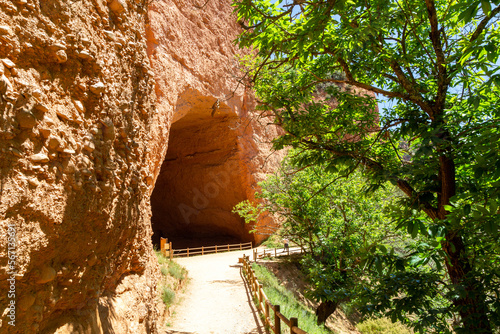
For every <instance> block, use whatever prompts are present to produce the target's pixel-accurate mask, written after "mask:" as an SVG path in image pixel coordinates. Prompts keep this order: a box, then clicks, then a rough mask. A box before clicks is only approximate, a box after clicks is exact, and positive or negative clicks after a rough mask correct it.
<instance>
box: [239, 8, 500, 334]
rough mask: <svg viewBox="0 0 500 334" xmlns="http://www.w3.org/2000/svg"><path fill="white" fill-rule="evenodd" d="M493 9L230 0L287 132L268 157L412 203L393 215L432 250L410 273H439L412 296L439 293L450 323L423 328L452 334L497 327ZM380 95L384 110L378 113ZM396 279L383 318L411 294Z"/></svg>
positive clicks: (258, 86)
mask: <svg viewBox="0 0 500 334" xmlns="http://www.w3.org/2000/svg"><path fill="white" fill-rule="evenodd" d="M499 3H500V1H498V0H495V1H488V0H481V1H475V0H463V1H462V0H460V1H454V0H440V1H433V0H425V1H422V0H421V1H416V0H346V1H336V0H310V1H304V0H295V1H293V2H290V1H288V2H281V3H278V2H275V3H271V2H270V1H266V0H235V1H234V6H235V9H236V11H237V13H238V18H239V20H240V23H241V25H242V27H243V28H244V29H245V31H244V32H243V33H242V34H241V36H240V37H239V43H240V46H243V47H252V48H253V49H254V50H256V51H255V52H256V56H254V55H252V56H251V57H247V58H246V59H245V61H246V65H247V66H248V68H249V71H248V78H249V79H250V82H251V83H252V84H253V87H254V89H255V91H256V93H257V96H258V98H259V99H260V101H261V108H262V109H263V110H265V111H270V112H272V114H273V115H274V116H275V118H276V123H277V125H279V126H280V127H282V128H283V130H284V133H285V134H284V135H283V136H281V137H280V138H278V139H277V140H276V141H275V148H277V149H280V148H283V147H285V146H292V147H295V148H297V149H299V150H302V151H304V152H307V154H304V155H302V159H301V161H299V163H300V165H302V166H307V165H321V166H325V167H324V168H327V169H329V170H338V171H339V172H340V173H344V174H349V173H351V171H352V170H354V169H356V168H364V170H365V172H366V175H367V177H368V179H369V181H370V183H371V186H372V188H373V189H375V188H377V187H379V186H380V185H381V184H384V183H385V182H386V181H389V182H392V183H393V184H394V185H396V186H397V187H398V188H399V189H400V190H401V191H402V192H403V193H404V194H405V195H406V196H407V199H406V201H405V202H404V203H402V205H401V206H399V207H395V208H394V219H395V220H396V221H397V224H398V226H399V227H400V228H402V229H405V230H406V231H407V232H408V233H410V234H411V235H412V236H414V237H416V238H418V237H423V238H426V239H427V240H428V242H427V243H426V244H427V246H424V245H422V246H421V248H420V249H419V251H418V253H419V254H423V255H422V259H421V261H420V262H418V261H417V262H416V263H417V264H420V265H426V264H428V263H430V262H432V263H436V264H437V263H439V266H440V267H442V268H444V270H445V272H446V274H442V273H440V272H439V269H438V268H437V267H435V269H432V270H434V271H435V275H434V276H433V277H430V278H429V279H430V280H429V281H428V282H429V284H428V285H425V286H427V288H425V289H420V290H419V291H421V292H422V293H424V295H426V296H432V294H433V293H434V292H435V291H436V288H437V287H438V286H439V287H440V288H442V287H444V289H445V292H444V293H443V298H444V300H445V301H446V302H444V303H443V308H442V312H440V314H447V316H443V317H441V318H440V317H437V316H436V317H434V318H433V317H429V318H428V319H427V320H426V321H423V322H422V323H423V324H428V326H429V328H430V327H432V325H431V324H432V323H436V322H437V321H442V324H443V325H442V326H436V327H435V328H434V330H435V331H438V332H440V331H446V330H447V329H446V328H448V329H449V326H448V327H447V325H446V321H447V320H446V318H447V319H448V320H449V319H451V318H455V319H458V320H456V321H454V322H453V324H452V325H453V326H452V327H453V329H454V330H455V331H456V332H460V331H463V332H467V333H470V332H474V333H492V328H495V327H498V326H499V324H500V316H499V313H500V311H499V310H500V303H499V296H498V287H499V284H500V283H499V282H500V269H499V263H500V256H499V246H498V243H497V242H496V240H498V237H499V224H500V211H499V204H500V203H499V194H500V190H499V189H500V130H499V129H500V117H499V116H500V108H499V102H498V101H499V95H500V94H499V93H500V89H499V86H500V73H498V65H497V63H498V57H499V48H498V47H497V46H498V45H499V43H500V34H499V32H500V30H499V24H498V17H499V13H500V5H499ZM377 96H384V97H385V98H386V99H387V100H388V101H389V103H390V104H391V105H392V106H391V107H388V108H385V109H384V110H383V112H382V113H381V114H380V115H378V113H376V112H374V110H376V99H375V97H377ZM425 254H427V255H425ZM385 261H388V262H387V263H385V264H386V265H387V266H390V265H392V264H391V262H390V260H389V259H388V258H387V259H386V260H385ZM403 267H404V266H403ZM432 270H431V271H432ZM401 275H405V276H404V277H407V278H409V274H408V273H407V274H404V272H402V273H401ZM394 277H398V279H401V277H399V276H398V275H396V276H394ZM388 279H390V277H388ZM381 282H382V281H381ZM391 282H392V281H391ZM401 282H407V284H406V285H396V286H400V287H401V288H399V289H398V290H397V291H395V292H393V293H389V294H387V295H386V296H387V298H388V300H389V301H390V303H385V302H384V300H379V301H378V304H376V305H378V306H377V307H379V310H386V311H387V310H390V309H391V307H395V311H394V312H399V313H398V314H399V315H402V314H404V312H406V311H405V310H408V309H411V305H409V304H408V303H406V304H405V303H404V301H405V300H404V299H403V300H402V301H400V302H399V303H396V301H397V300H396V299H397V296H398V293H401V292H402V291H410V290H411V289H409V287H410V285H408V284H409V282H412V281H410V280H402V281H401ZM392 283H394V282H392ZM392 283H391V284H392ZM426 291H427V292H426ZM382 293H383V291H382V290H380V291H378V292H377V294H378V296H382ZM407 302H410V300H407ZM391 303H393V304H391ZM394 303H395V304H394ZM374 305H375V304H374ZM424 305H425V303H424ZM418 312H420V311H418ZM418 312H417V313H418ZM438 318H440V319H441V320H439V319H438ZM421 330H422V329H421Z"/></svg>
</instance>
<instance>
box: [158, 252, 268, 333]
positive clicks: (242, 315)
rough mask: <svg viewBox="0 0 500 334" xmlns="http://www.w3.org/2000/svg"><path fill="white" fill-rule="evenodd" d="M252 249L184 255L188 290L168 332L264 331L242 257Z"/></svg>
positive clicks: (182, 260) (182, 261) (182, 262)
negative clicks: (240, 260)
mask: <svg viewBox="0 0 500 334" xmlns="http://www.w3.org/2000/svg"><path fill="white" fill-rule="evenodd" d="M243 254H246V255H251V254H252V251H251V250H246V251H237V252H230V253H221V254H212V255H205V256H196V257H190V258H180V259H177V260H176V261H177V262H178V263H179V264H181V265H182V266H184V267H185V268H186V269H187V270H188V271H189V277H190V278H191V282H190V283H189V288H188V290H189V291H188V292H187V294H186V295H185V296H184V298H183V300H182V301H181V303H180V305H179V306H177V308H176V310H175V315H174V318H173V320H172V322H171V324H172V326H171V327H168V328H167V330H166V333H168V334H195V333H196V334H264V333H265V331H264V328H263V326H262V323H261V321H260V318H259V314H258V312H257V310H256V308H255V306H254V304H253V301H252V297H251V294H250V289H249V287H248V286H247V285H246V282H245V281H244V280H243V276H242V275H243V273H242V270H241V264H239V263H238V258H239V257H241V256H242V255H243Z"/></svg>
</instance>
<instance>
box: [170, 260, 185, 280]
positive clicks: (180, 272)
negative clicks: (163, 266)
mask: <svg viewBox="0 0 500 334" xmlns="http://www.w3.org/2000/svg"><path fill="white" fill-rule="evenodd" d="M168 272H169V274H170V276H172V277H174V278H176V279H178V280H184V279H185V278H186V276H187V270H186V268H184V267H182V266H181V265H180V264H178V263H177V262H174V261H170V262H169V263H168Z"/></svg>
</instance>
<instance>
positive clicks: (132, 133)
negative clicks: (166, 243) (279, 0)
mask: <svg viewBox="0 0 500 334" xmlns="http://www.w3.org/2000/svg"><path fill="white" fill-rule="evenodd" d="M148 2H149V12H148V8H147V5H148ZM148 22H149V23H148ZM238 31H239V29H238V25H237V24H236V22H235V18H234V16H233V15H232V8H231V7H230V1H229V0H217V1H208V2H206V3H205V2H204V1H203V2H202V1H200V2H199V3H198V1H196V0H194V1H193V2H191V1H170V0H161V1H156V0H154V1H146V0H127V1H125V0H106V1H105V0H80V1H63V0H43V1H41V0H40V1H39V0H19V1H7V0H0V59H1V62H0V113H1V115H0V168H1V170H0V173H1V174H0V175H1V180H0V228H1V230H0V291H5V292H6V293H2V294H1V295H0V311H2V315H1V317H0V321H1V323H0V333H2V334H3V333H113V332H114V333H156V332H157V330H158V328H160V327H161V326H163V325H164V324H162V323H161V313H162V309H161V306H159V305H158V303H157V301H158V291H157V290H156V281H157V279H158V275H159V273H158V268H157V265H156V262H155V258H154V255H153V252H152V242H151V236H152V228H151V206H150V196H151V194H152V193H153V189H154V188H155V187H156V189H157V190H155V191H158V192H159V193H160V196H159V197H158V198H159V199H161V198H162V197H163V198H164V199H168V200H169V201H167V202H163V204H162V202H161V201H160V200H158V201H157V202H159V203H160V205H159V209H158V211H156V210H155V212H157V214H156V215H157V216H158V217H160V219H159V220H160V221H159V222H158V224H159V225H156V226H158V228H157V230H159V231H160V230H162V229H165V228H162V225H161V224H163V221H164V218H162V217H167V218H165V219H167V223H166V224H167V225H168V226H169V227H168V228H166V229H165V232H166V233H167V234H168V233H172V234H173V235H175V234H176V233H177V234H179V233H181V232H182V231H185V230H187V231H189V233H191V232H194V233H199V234H200V235H214V233H215V234H220V235H228V236H232V237H237V238H239V239H240V240H249V239H253V238H254V237H251V236H248V234H247V231H248V229H249V228H248V227H247V226H245V225H244V224H242V222H241V220H239V219H238V218H237V217H235V216H234V215H233V214H231V213H230V210H231V208H232V205H234V204H236V203H237V202H239V201H240V200H243V199H246V198H252V196H253V193H254V192H255V190H256V182H257V181H259V180H260V179H262V177H263V175H265V174H266V173H267V172H268V171H270V170H272V169H273V168H274V167H275V166H276V163H277V160H278V157H275V156H271V158H268V156H269V148H270V145H269V143H268V142H269V140H270V138H272V137H273V136H275V135H276V134H275V133H274V132H273V129H272V128H271V129H269V128H266V127H264V126H262V125H261V124H260V123H259V122H258V121H257V120H256V117H255V116H256V114H255V113H254V112H253V107H254V102H253V98H252V95H251V93H250V92H248V91H246V90H245V88H244V87H243V86H242V85H241V84H239V82H238V77H239V76H240V75H241V73H240V71H239V69H238V63H237V60H236V59H235V55H237V54H238V53H240V52H241V51H239V50H238V49H237V48H236V46H235V45H234V44H233V40H234V38H235V37H236V34H237V33H238ZM212 114H213V115H212ZM269 131H270V132H269ZM169 138H170V144H169ZM169 145H170V147H171V149H169V151H168V153H167V148H168V147H169ZM165 157H166V160H165ZM162 165H163V166H164V167H163V168H162ZM160 172H161V173H160ZM163 174H165V175H166V176H165V177H162V176H161V175H163ZM159 175H160V176H159ZM157 180H158V181H157ZM155 183H156V186H155ZM197 192H200V194H201V196H198V197H199V200H200V202H196V200H195V195H197ZM198 197H196V199H197V200H198ZM158 198H157V199H158ZM153 203H155V200H154V196H153ZM182 204H184V205H185V206H182ZM164 206H165V207H164ZM179 206H180V207H181V208H184V211H182V210H179ZM176 210H178V211H176ZM207 217H211V218H207ZM186 218H187V222H188V224H186ZM264 223H265V222H263V224H264ZM214 231H215V232H214ZM255 241H260V240H259V239H258V238H257V239H256V240H255ZM13 304H14V311H12V310H13V308H12V306H11V305H13ZM12 321H14V323H15V327H14V326H11V324H9V322H12Z"/></svg>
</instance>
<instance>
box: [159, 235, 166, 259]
mask: <svg viewBox="0 0 500 334" xmlns="http://www.w3.org/2000/svg"><path fill="white" fill-rule="evenodd" d="M166 243H167V239H165V238H160V251H161V253H162V254H163V256H167V253H166V251H165V244H166Z"/></svg>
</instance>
